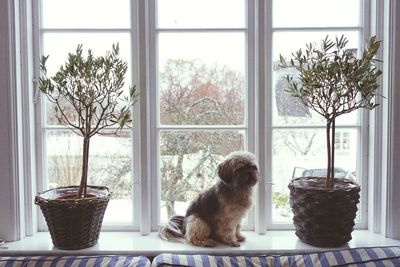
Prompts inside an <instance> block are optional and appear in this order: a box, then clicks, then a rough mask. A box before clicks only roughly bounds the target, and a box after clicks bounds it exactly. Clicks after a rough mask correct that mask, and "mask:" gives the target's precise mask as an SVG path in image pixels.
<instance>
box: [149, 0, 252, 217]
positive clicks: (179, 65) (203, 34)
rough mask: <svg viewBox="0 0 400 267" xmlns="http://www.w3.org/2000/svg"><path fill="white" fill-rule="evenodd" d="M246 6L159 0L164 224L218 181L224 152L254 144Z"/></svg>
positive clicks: (157, 38) (241, 1)
mask: <svg viewBox="0 0 400 267" xmlns="http://www.w3.org/2000/svg"><path fill="white" fill-rule="evenodd" d="M228 5H229V8H230V12H229V13H225V15H224V16H223V17H221V15H220V14H222V13H224V10H225V8H226V6H228ZM246 7H247V1H244V0H234V1H232V0H229V1H228V0H222V1H217V2H216V1H213V0H207V1H197V0H190V1H188V0H180V1H179V0H173V1H165V0H158V1H156V16H155V26H156V27H155V29H154V32H153V33H152V34H154V36H152V37H153V38H154V40H155V51H154V53H151V54H154V55H157V56H156V57H155V58H153V60H154V61H153V64H155V65H156V71H155V73H152V74H153V75H154V76H153V77H154V78H153V79H154V80H155V81H156V84H155V87H156V88H151V90H154V91H156V92H157V98H154V99H155V100H156V101H153V102H152V104H153V105H155V106H156V107H157V112H155V113H154V114H157V115H156V116H157V118H156V119H155V120H154V121H156V122H157V123H156V125H155V127H154V128H155V131H156V133H157V140H155V141H154V143H158V146H157V151H158V152H157V155H158V166H157V169H158V179H159V182H158V185H159V187H160V198H159V200H160V201H156V203H159V207H158V208H159V210H160V214H159V216H160V217H159V218H160V219H159V222H160V223H165V222H166V221H167V220H168V218H169V217H171V216H172V215H174V214H184V213H185V211H186V208H187V205H188V204H189V202H190V200H191V199H193V198H194V197H195V196H196V195H197V194H198V193H199V192H201V191H203V190H204V189H205V188H208V187H210V185H212V184H213V183H215V181H216V179H217V178H216V167H217V164H218V163H219V162H221V161H222V160H223V158H224V156H226V155H227V154H229V153H230V152H232V151H235V150H243V149H250V150H252V148H251V147H249V145H248V134H249V127H248V124H249V122H248V121H249V115H250V114H249V110H248V80H249V79H248V77H249V75H248V70H247V66H248V60H249V57H248V53H247V49H246V47H247V43H248V38H249V37H248V36H247V32H248V30H247V14H246V10H247V8H246ZM251 114H252V113H251Z"/></svg>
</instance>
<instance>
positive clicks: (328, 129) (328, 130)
mask: <svg viewBox="0 0 400 267" xmlns="http://www.w3.org/2000/svg"><path fill="white" fill-rule="evenodd" d="M330 135H331V121H329V120H328V122H327V124H326V148H327V156H328V167H327V168H326V187H327V188H331V183H332V181H331V179H332V177H331V160H332V159H331V156H332V153H331V136H330Z"/></svg>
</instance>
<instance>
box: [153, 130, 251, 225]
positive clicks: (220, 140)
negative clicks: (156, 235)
mask: <svg viewBox="0 0 400 267" xmlns="http://www.w3.org/2000/svg"><path fill="white" fill-rule="evenodd" d="M243 149H244V133H243V132H240V131H215V132H214V131H207V132H205V131H179V132H177V131H162V132H161V133H160V179H161V203H160V205H161V214H160V220H161V222H165V221H167V219H168V218H169V217H171V216H172V215H174V214H180V215H185V212H186V208H187V206H188V204H189V203H190V201H191V200H193V198H194V197H196V196H197V194H198V193H200V192H202V191H204V190H205V189H207V188H209V187H210V186H212V185H213V184H214V183H215V182H216V181H217V173H216V168H217V165H218V163H219V162H221V161H222V160H223V159H224V157H225V156H226V155H227V154H229V153H230V152H232V151H235V150H243Z"/></svg>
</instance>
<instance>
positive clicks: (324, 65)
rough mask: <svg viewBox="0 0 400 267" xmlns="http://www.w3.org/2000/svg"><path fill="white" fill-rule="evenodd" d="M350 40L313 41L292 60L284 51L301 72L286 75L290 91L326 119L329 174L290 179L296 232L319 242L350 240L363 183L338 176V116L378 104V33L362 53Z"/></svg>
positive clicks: (337, 243)
mask: <svg viewBox="0 0 400 267" xmlns="http://www.w3.org/2000/svg"><path fill="white" fill-rule="evenodd" d="M347 43H348V40H347V38H345V37H344V36H341V37H340V38H338V37H336V38H335V40H331V39H330V38H329V36H327V37H326V38H325V39H323V40H322V41H321V43H320V45H317V44H311V43H310V44H307V45H306V49H305V51H304V52H303V51H302V50H301V49H300V50H298V51H297V52H295V53H293V54H292V55H293V58H292V59H290V60H289V61H287V60H285V58H284V57H282V56H281V55H280V65H281V66H282V67H291V68H295V69H296V70H297V71H298V74H299V75H298V77H296V78H294V77H293V76H291V75H287V76H286V80H287V82H288V92H290V93H291V95H292V96H294V97H296V98H297V99H299V101H300V102H301V103H303V104H304V105H305V106H306V107H308V108H310V109H312V110H314V111H315V112H316V113H318V114H320V115H321V116H323V117H324V118H325V120H326V147H327V169H326V170H327V175H326V177H299V178H294V179H292V180H291V182H290V184H289V189H290V205H291V207H292V211H293V213H294V217H293V221H294V225H295V228H296V235H297V236H298V237H299V238H300V239H301V240H302V241H304V242H306V243H309V244H312V245H317V246H325V247H334V246H340V245H343V244H345V243H346V242H348V241H349V240H351V232H352V231H353V227H354V219H355V217H356V212H357V203H358V202H359V192H360V185H359V184H357V183H356V182H355V181H353V180H349V179H339V178H335V177H334V170H335V127H336V125H335V121H336V119H337V117H339V116H341V115H343V114H346V113H349V112H352V111H354V110H357V109H359V108H367V109H369V110H372V109H373V108H375V107H376V106H377V104H375V103H374V97H375V96H376V90H377V88H378V83H377V80H378V77H379V76H380V75H381V74H382V71H381V70H379V69H377V67H376V66H375V63H376V59H375V55H376V54H377V52H378V49H379V46H380V41H378V40H377V39H376V37H375V36H373V37H371V38H370V39H369V42H368V44H367V46H366V47H365V49H364V51H362V54H361V56H360V57H359V58H357V57H356V56H355V55H353V54H352V53H351V52H350V51H349V50H346V44H347Z"/></svg>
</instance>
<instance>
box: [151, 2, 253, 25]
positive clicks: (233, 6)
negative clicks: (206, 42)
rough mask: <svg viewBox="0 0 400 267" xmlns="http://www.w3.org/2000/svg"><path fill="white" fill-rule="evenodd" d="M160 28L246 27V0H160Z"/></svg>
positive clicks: (158, 3)
mask: <svg viewBox="0 0 400 267" xmlns="http://www.w3.org/2000/svg"><path fill="white" fill-rule="evenodd" d="M157 11H158V17H157V18H158V27H159V28H239V27H242V28H243V27H245V24H246V19H245V12H246V8H245V1H244V0H218V1H215V0H158V1H157Z"/></svg>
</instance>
